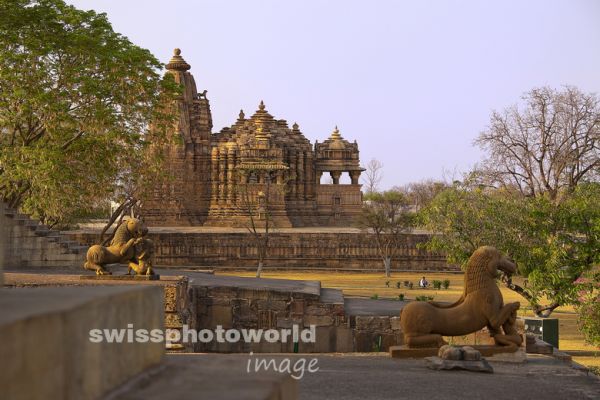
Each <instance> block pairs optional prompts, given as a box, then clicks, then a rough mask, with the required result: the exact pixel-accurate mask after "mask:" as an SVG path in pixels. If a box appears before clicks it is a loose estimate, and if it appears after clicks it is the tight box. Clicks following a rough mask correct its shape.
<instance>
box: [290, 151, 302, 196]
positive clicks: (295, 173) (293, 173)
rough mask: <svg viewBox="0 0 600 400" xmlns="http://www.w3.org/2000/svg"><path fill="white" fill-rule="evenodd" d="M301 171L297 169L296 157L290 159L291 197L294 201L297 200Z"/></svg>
mask: <svg viewBox="0 0 600 400" xmlns="http://www.w3.org/2000/svg"><path fill="white" fill-rule="evenodd" d="M300 173H301V171H300V170H298V169H297V168H296V160H295V157H294V155H292V156H291V157H290V182H289V189H290V197H291V198H292V199H295V198H296V194H297V193H298V181H299V176H300Z"/></svg>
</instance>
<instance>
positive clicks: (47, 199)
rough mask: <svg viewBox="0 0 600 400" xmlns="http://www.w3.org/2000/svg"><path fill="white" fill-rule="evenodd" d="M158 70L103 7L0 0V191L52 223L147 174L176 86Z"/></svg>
mask: <svg viewBox="0 0 600 400" xmlns="http://www.w3.org/2000/svg"><path fill="white" fill-rule="evenodd" d="M161 68H162V65H161V63H160V62H159V61H158V60H157V59H156V58H155V57H154V56H153V55H152V54H151V53H150V52H149V51H148V50H145V49H142V48H140V47H138V46H135V45H134V44H132V43H131V42H130V41H129V40H128V39H127V38H126V37H124V36H122V35H120V34H118V33H116V32H114V31H113V29H112V27H111V24H110V23H109V21H108V20H107V18H106V15H105V14H97V13H95V12H94V11H81V10H78V9H76V8H74V7H72V6H69V5H66V4H65V3H64V2H63V1H61V0H4V1H2V2H0V198H2V199H3V200H4V201H7V202H9V203H10V205H11V206H13V207H20V208H21V209H22V210H23V211H25V212H27V213H29V214H32V215H34V216H36V217H38V218H40V219H41V220H42V221H43V222H45V223H48V224H56V223H62V222H68V221H69V220H70V219H71V218H73V216H75V215H77V214H78V213H82V212H86V211H89V210H91V209H93V208H94V207H96V206H98V205H100V204H105V202H106V200H107V199H108V198H110V197H111V196H113V195H114V194H115V192H117V191H119V190H120V188H122V186H123V185H129V186H139V185H138V184H136V183H132V181H140V182H142V181H144V182H147V181H149V180H151V179H152V176H154V175H156V174H158V172H159V171H160V162H161V157H160V156H155V155H152V154H151V153H148V152H147V150H148V149H149V148H150V144H151V143H156V144H158V143H160V142H161V141H164V140H166V137H167V135H166V130H167V128H168V127H169V126H171V123H172V114H171V113H169V107H168V104H170V100H171V99H174V96H175V95H176V93H177V92H178V88H177V85H176V84H175V83H174V81H173V79H172V77H170V76H169V75H168V74H167V76H166V77H165V78H163V77H161V74H160V70H161ZM151 122H152V129H149V128H150V124H151ZM153 174H154V175H153ZM156 176H157V175H156Z"/></svg>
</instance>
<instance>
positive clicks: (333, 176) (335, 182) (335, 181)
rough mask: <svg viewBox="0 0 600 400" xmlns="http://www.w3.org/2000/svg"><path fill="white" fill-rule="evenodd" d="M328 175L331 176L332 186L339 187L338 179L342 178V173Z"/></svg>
mask: <svg viewBox="0 0 600 400" xmlns="http://www.w3.org/2000/svg"><path fill="white" fill-rule="evenodd" d="M329 174H330V175H331V179H333V184H334V185H339V184H340V177H341V176H342V172H341V171H331V172H329Z"/></svg>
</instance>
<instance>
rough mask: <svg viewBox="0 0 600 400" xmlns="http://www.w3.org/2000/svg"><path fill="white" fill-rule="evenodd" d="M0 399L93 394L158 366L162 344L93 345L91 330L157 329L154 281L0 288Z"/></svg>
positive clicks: (158, 297)
mask: <svg viewBox="0 0 600 400" xmlns="http://www.w3.org/2000/svg"><path fill="white" fill-rule="evenodd" d="M0 309H1V310H3V311H2V313H0V342H1V343H3V345H2V346H0V359H1V360H3V369H2V373H1V374H0V388H2V397H3V398H10V399H42V398H62V399H95V398H98V397H100V396H101V395H102V394H104V393H106V392H107V391H108V390H110V389H112V388H113V387H115V386H116V385H119V384H121V383H123V382H125V381H127V380H128V379H129V378H131V377H133V376H134V375H136V374H137V373H139V372H141V371H143V370H145V369H146V368H149V367H151V366H154V365H156V364H158V363H159V362H160V361H161V359H162V358H163V355H164V344H163V343H152V342H148V343H106V342H103V343H92V342H90V341H89V331H90V330H91V329H111V328H117V329H125V328H127V324H133V325H134V327H135V328H136V329H138V328H145V329H154V328H162V327H163V295H162V291H161V290H160V289H159V288H158V287H150V286H145V287H131V286H120V287H117V286H115V287H61V288H16V289H7V288H5V289H1V290H0Z"/></svg>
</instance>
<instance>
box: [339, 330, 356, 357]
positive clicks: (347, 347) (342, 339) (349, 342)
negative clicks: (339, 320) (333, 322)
mask: <svg viewBox="0 0 600 400" xmlns="http://www.w3.org/2000/svg"><path fill="white" fill-rule="evenodd" d="M335 351H336V352H338V353H350V352H353V351H354V334H353V330H352V329H350V328H347V327H336V328H335Z"/></svg>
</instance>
